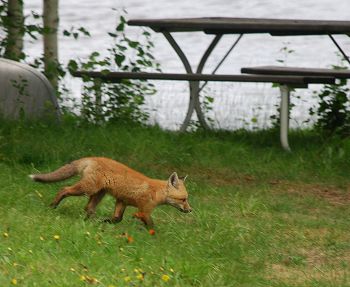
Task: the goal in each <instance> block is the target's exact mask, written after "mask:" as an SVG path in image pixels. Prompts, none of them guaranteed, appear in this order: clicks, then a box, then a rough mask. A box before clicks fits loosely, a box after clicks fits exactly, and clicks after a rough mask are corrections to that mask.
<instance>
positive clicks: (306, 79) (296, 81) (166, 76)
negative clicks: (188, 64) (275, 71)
mask: <svg viewBox="0 0 350 287" xmlns="http://www.w3.org/2000/svg"><path fill="white" fill-rule="evenodd" d="M73 76H75V77H84V76H86V77H90V78H99V79H102V80H104V81H110V82H120V81H121V80H123V79H139V80H172V81H221V82H251V83H277V84H285V85H296V86H301V87H304V86H305V87H307V84H312V83H318V84H320V83H322V84H332V83H334V79H333V78H332V77H325V76H285V75H282V76H279V75H242V74H236V75H220V74H219V75H217V74H215V75H213V74H179V73H176V74H174V73H146V72H97V71H96V72H95V71H76V72H74V73H73Z"/></svg>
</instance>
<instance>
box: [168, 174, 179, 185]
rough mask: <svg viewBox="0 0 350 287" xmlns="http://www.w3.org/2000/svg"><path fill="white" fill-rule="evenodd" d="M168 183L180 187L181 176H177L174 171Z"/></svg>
mask: <svg viewBox="0 0 350 287" xmlns="http://www.w3.org/2000/svg"><path fill="white" fill-rule="evenodd" d="M168 184H169V185H172V186H173V187H175V188H179V177H178V176H177V173H176V172H173V173H172V174H171V175H170V177H169V179H168Z"/></svg>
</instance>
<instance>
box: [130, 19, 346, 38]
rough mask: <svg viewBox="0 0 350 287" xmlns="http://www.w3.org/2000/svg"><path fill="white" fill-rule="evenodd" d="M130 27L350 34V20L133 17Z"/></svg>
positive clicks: (218, 31)
mask: <svg viewBox="0 0 350 287" xmlns="http://www.w3.org/2000/svg"><path fill="white" fill-rule="evenodd" d="M128 24H129V25H131V26H147V27H150V28H152V29H153V30H154V31H156V32H163V31H168V32H190V31H204V32H205V33H207V34H236V33H239V34H240V33H244V34H245V33H269V34H272V35H325V34H347V35H350V21H336V20H301V19H260V18H226V17H211V18H208V17H207V18H185V19H133V20H129V21H128Z"/></svg>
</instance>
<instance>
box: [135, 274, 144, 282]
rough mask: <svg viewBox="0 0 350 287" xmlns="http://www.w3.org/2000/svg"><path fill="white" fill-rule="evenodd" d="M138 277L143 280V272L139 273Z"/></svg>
mask: <svg viewBox="0 0 350 287" xmlns="http://www.w3.org/2000/svg"><path fill="white" fill-rule="evenodd" d="M136 278H137V279H139V280H140V281H142V280H143V274H142V273H139V274H137V275H136Z"/></svg>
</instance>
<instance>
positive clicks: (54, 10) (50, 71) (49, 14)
mask: <svg viewBox="0 0 350 287" xmlns="http://www.w3.org/2000/svg"><path fill="white" fill-rule="evenodd" d="M43 18H44V63H45V75H46V77H47V78H48V79H49V81H50V82H51V84H52V86H53V87H54V89H55V90H56V91H57V88H58V43H57V30H58V21H59V20H58V0H44V15H43Z"/></svg>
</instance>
